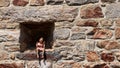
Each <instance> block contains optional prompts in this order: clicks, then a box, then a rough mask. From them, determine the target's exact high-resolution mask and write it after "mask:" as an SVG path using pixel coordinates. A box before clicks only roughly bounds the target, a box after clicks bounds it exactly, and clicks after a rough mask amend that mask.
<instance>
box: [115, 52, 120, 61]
mask: <svg viewBox="0 0 120 68" xmlns="http://www.w3.org/2000/svg"><path fill="white" fill-rule="evenodd" d="M114 55H115V56H116V58H117V60H118V61H120V51H115V52H114Z"/></svg>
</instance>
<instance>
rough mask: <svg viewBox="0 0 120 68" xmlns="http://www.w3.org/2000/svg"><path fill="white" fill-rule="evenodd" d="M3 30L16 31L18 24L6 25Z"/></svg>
mask: <svg viewBox="0 0 120 68" xmlns="http://www.w3.org/2000/svg"><path fill="white" fill-rule="evenodd" d="M5 28H7V29H18V28H19V23H6V25H5Z"/></svg>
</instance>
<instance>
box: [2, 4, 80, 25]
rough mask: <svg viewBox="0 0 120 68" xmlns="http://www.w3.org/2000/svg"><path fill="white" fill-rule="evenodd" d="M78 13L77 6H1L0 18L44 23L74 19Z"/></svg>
mask: <svg viewBox="0 0 120 68" xmlns="http://www.w3.org/2000/svg"><path fill="white" fill-rule="evenodd" d="M77 14H78V9H77V8H76V7H67V6H66V7H65V6H64V8H63V7H62V6H45V7H41V8H39V7H36V8H35V7H29V8H24V7H23V8H12V7H11V8H7V9H6V8H0V19H10V20H11V21H17V22H31V23H35V22H36V23H42V22H52V23H54V22H55V21H73V20H74V18H75V17H76V16H77Z"/></svg>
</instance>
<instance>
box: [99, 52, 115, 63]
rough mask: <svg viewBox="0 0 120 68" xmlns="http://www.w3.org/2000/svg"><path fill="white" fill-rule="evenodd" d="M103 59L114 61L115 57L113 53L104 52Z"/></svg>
mask: <svg viewBox="0 0 120 68" xmlns="http://www.w3.org/2000/svg"><path fill="white" fill-rule="evenodd" d="M101 59H102V60H104V61H105V62H112V61H114V59H115V57H114V55H113V54H112V53H102V54H101Z"/></svg>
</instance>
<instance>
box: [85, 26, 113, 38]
mask: <svg viewBox="0 0 120 68" xmlns="http://www.w3.org/2000/svg"><path fill="white" fill-rule="evenodd" d="M87 34H88V35H91V36H92V37H90V38H94V39H107V38H109V39H110V38H111V37H112V36H113V33H112V31H111V30H108V29H101V28H94V29H93V30H92V31H90V32H88V33H87Z"/></svg>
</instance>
